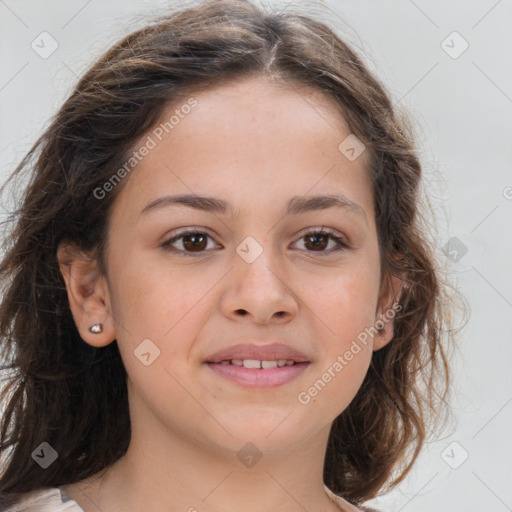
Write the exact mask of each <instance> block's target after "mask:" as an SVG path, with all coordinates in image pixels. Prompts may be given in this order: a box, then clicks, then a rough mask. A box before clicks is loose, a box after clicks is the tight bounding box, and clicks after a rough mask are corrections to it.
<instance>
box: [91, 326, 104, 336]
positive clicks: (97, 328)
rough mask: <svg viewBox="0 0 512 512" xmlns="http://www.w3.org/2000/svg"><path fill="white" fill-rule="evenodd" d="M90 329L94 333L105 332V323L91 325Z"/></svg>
mask: <svg viewBox="0 0 512 512" xmlns="http://www.w3.org/2000/svg"><path fill="white" fill-rule="evenodd" d="M89 331H90V332H92V333H94V334H99V333H100V332H103V324H94V325H91V326H90V327H89Z"/></svg>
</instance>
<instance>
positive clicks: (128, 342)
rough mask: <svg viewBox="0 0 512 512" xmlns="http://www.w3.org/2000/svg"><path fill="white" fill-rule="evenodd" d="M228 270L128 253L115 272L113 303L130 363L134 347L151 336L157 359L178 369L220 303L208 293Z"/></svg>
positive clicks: (123, 349) (118, 334)
mask: <svg viewBox="0 0 512 512" xmlns="http://www.w3.org/2000/svg"><path fill="white" fill-rule="evenodd" d="M223 274H224V273H223V272H219V271H212V272H202V273H201V274H200V275H199V273H198V272H194V271H193V266H192V265H191V266H185V267H181V268H180V269H179V270H177V269H176V268H173V267H171V266H170V265H168V266H166V265H165V264H163V263H162V261H161V259H158V261H157V260H152V261H149V260H148V258H143V257H137V256H136V255H134V254H133V255H130V254H125V257H124V258H123V263H122V265H119V266H118V267H116V268H115V270H114V271H113V272H112V279H111V281H112V288H111V305H112V312H113V315H114V318H115V323H116V338H117V340H118V344H119V349H120V351H121V353H122V355H123V359H124V360H126V362H127V363H128V365H131V361H132V359H134V354H133V352H134V350H136V349H137V347H138V346H139V345H140V344H141V343H142V342H143V341H144V340H147V339H149V340H151V342H152V343H153V344H154V345H155V346H156V347H157V348H158V350H159V351H160V353H159V355H158V358H157V359H155V363H154V365H156V366H162V367H163V368H175V369H176V371H178V372H179V371H180V369H181V368H185V367H186V365H184V364H183V362H185V360H186V359H187V358H188V357H190V356H189V354H190V348H191V346H192V345H193V342H194V340H195V339H196V337H197V333H198V332H199V331H200V329H201V327H202V324H203V323H204V322H205V321H206V320H207V319H208V318H209V316H211V315H212V314H213V311H212V308H214V307H216V302H212V301H211V300H210V301H209V300H207V296H209V294H210V295H211V294H212V293H214V290H215V285H216V284H217V283H219V281H220V279H221V278H222V276H223ZM146 343H147V342H146ZM149 346H151V345H150V344H149ZM155 351H156V349H155ZM156 352H158V351H156ZM176 361H180V364H179V365H176ZM152 365H153V363H152ZM136 366H137V365H136Z"/></svg>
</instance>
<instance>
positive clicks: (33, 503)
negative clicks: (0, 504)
mask: <svg viewBox="0 0 512 512" xmlns="http://www.w3.org/2000/svg"><path fill="white" fill-rule="evenodd" d="M64 511H65V512H84V509H83V508H82V507H81V506H80V505H78V503H77V502H76V501H74V500H72V499H71V498H69V496H68V495H67V494H66V492H65V491H64V489H61V488H60V487H46V488H44V489H38V490H36V491H32V492H28V493H26V494H25V495H24V497H23V499H22V500H21V501H19V503H18V504H17V505H14V508H10V509H7V511H6V512H64Z"/></svg>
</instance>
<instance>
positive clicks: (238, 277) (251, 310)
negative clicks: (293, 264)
mask: <svg viewBox="0 0 512 512" xmlns="http://www.w3.org/2000/svg"><path fill="white" fill-rule="evenodd" d="M270 252H271V251H270V250H264V251H263V253H262V254H261V255H260V256H259V257H258V258H257V259H256V260H255V261H253V262H252V263H248V262H246V261H244V260H243V259H242V258H240V257H239V256H238V255H236V256H235V263H234V268H233V271H232V272H230V281H229V283H228V285H227V288H226V290H225V293H224V294H223V296H222V298H221V304H220V307H221V310H222V312H223V313H224V315H225V316H227V317H229V318H231V319H232V320H236V321H240V320H244V321H247V322H250V323H255V324H268V323H279V324H283V323H288V322H290V321H291V320H292V319H293V318H294V317H295V316H296V315H297V311H298V305H299V304H298V298H297V297H296V295H295V294H294V292H293V288H294V286H293V283H290V282H289V281H290V279H289V276H288V274H287V273H286V272H285V271H284V270H283V269H282V267H281V266H279V265H278V264H277V263H276V261H277V260H276V258H275V257H273V255H271V254H270Z"/></svg>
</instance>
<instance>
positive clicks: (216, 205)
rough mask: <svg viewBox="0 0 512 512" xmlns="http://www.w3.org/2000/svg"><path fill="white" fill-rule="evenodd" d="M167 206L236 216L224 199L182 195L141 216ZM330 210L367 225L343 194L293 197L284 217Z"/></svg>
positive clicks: (151, 207)
mask: <svg viewBox="0 0 512 512" xmlns="http://www.w3.org/2000/svg"><path fill="white" fill-rule="evenodd" d="M167 206H186V207H188V208H193V209H195V210H200V211H204V212H209V213H215V214H224V215H225V214H226V213H228V212H229V213H230V214H231V216H234V213H233V208H232V206H231V204H229V203H228V202H227V201H225V200H223V199H218V198H215V197H205V196H198V195H194V194H182V195H175V196H163V197H159V198H158V199H155V200H154V201H151V202H150V203H148V204H147V205H146V206H145V207H144V208H143V209H142V211H141V214H146V213H148V212H150V211H154V210H156V209H158V208H163V207H167ZM328 208H339V209H343V210H346V211H350V212H353V213H355V214H357V215H359V216H361V217H362V218H363V219H364V221H365V222H366V224H368V219H367V217H366V213H365V211H364V208H362V207H361V206H360V205H358V204H357V203H354V202H353V201H351V200H350V199H348V198H347V197H345V196H344V195H342V194H329V195H319V196H306V197H304V196H293V197H292V198H291V199H290V200H289V201H288V203H287V204H286V207H285V209H284V212H282V213H283V216H284V215H298V214H301V213H307V212H313V211H320V210H327V209H328Z"/></svg>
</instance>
